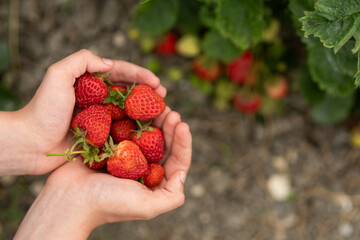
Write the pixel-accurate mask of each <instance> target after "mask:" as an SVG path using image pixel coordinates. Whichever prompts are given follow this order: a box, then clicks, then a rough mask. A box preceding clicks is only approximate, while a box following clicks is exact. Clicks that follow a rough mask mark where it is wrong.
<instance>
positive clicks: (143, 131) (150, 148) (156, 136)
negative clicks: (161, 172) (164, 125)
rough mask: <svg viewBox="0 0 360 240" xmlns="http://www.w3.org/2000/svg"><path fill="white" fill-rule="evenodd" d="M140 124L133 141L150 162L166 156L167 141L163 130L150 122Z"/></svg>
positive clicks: (156, 161) (155, 161)
mask: <svg viewBox="0 0 360 240" xmlns="http://www.w3.org/2000/svg"><path fill="white" fill-rule="evenodd" d="M137 123H138V125H139V128H140V129H139V130H138V131H137V134H135V135H134V136H133V137H132V138H131V141H133V142H134V143H136V144H137V145H138V146H139V148H140V150H141V152H142V153H143V154H144V156H145V157H146V160H147V161H148V162H149V163H158V162H159V161H160V160H161V159H162V158H163V156H164V152H165V141H164V135H163V133H162V131H161V130H160V129H159V128H157V127H154V126H150V124H145V125H141V123H140V122H139V121H137Z"/></svg>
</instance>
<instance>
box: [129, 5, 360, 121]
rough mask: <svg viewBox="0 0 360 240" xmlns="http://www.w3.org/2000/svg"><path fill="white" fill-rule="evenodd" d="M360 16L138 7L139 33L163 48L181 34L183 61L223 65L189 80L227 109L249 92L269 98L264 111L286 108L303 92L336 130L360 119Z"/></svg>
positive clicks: (314, 10) (323, 8) (316, 8)
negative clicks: (352, 117)
mask: <svg viewBox="0 0 360 240" xmlns="http://www.w3.org/2000/svg"><path fill="white" fill-rule="evenodd" d="M359 10H360V1H359V0H347V1H336V0H318V1H316V0H279V1H267V0H181V1H180V0H168V1H165V0H148V1H142V2H139V4H138V5H137V7H136V9H135V12H134V15H133V21H132V25H131V29H133V31H134V29H136V31H137V32H138V33H139V35H140V38H139V39H141V38H151V39H153V40H154V41H155V42H158V43H159V42H160V43H161V39H163V38H164V36H167V35H168V34H175V35H176V39H177V40H176V41H177V42H176V43H175V52H176V53H177V55H178V56H179V57H182V58H184V59H186V60H191V61H192V62H194V61H195V59H198V58H199V56H201V57H202V58H206V59H211V61H212V62H219V63H220V66H221V69H220V70H216V71H215V70H214V69H215V68H212V71H213V73H214V72H216V73H217V72H221V74H219V75H218V76H217V77H216V78H215V77H212V76H213V75H215V74H213V73H212V74H209V73H211V72H209V71H205V70H204V69H205V68H201V71H200V72H201V74H199V73H198V72H199V71H198V68H197V67H196V68H193V69H192V71H193V73H188V77H187V79H189V81H190V82H191V83H192V84H193V85H194V86H195V87H196V88H198V89H199V90H200V92H202V93H204V94H207V95H209V96H211V97H212V98H213V99H214V101H213V102H214V105H215V106H216V107H218V108H220V109H222V110H224V109H229V106H231V105H232V104H234V102H236V103H238V102H239V93H238V92H239V91H240V92H241V91H242V89H244V88H247V91H249V92H251V93H253V94H255V95H257V96H259V98H261V99H262V101H259V104H261V106H259V109H261V108H262V105H264V106H270V105H271V106H273V105H279V106H280V105H282V104H283V103H282V101H283V100H284V99H286V97H287V94H289V92H290V91H291V90H292V89H294V88H296V87H298V89H299V90H300V91H301V93H302V96H303V97H304V99H305V100H306V101H307V103H308V105H309V108H310V115H311V116H312V118H313V119H314V120H315V121H317V122H319V123H323V124H333V123H338V122H341V121H343V120H345V119H346V118H347V117H349V116H350V115H358V114H359V113H356V111H354V110H355V109H356V108H357V103H356V101H355V97H356V95H357V94H358V89H357V87H358V85H359V84H360V60H359V59H360V53H359V52H360V51H359V49H360V14H359ZM174 39H175V38H174ZM299 39H300V40H301V41H299ZM171 49H173V48H171ZM304 52H305V54H304ZM154 53H155V54H156V50H154ZM159 56H160V55H159ZM172 56H173V55H172ZM160 57H169V56H164V55H163V54H162V55H161V56H160ZM211 61H209V62H211ZM299 69H301V72H300V73H299V74H297V75H298V76H299V77H298V78H296V77H290V76H294V74H290V73H292V72H294V71H299ZM295 75H296V74H295ZM204 76H205V77H204ZM208 76H211V77H210V79H211V80H209V79H208ZM203 80H204V81H203ZM294 83H295V84H294ZM218 88H221V89H231V91H229V93H228V94H220V90H219V89H218ZM260 102H261V103H260ZM268 102H269V103H268ZM234 107H235V109H241V108H239V107H238V105H237V106H234ZM265 108H266V109H267V110H266V111H261V112H262V114H265V113H266V114H273V113H272V111H269V109H278V107H277V106H275V107H271V108H268V107H265ZM247 112H249V111H247ZM250 112H251V113H256V114H258V113H259V112H253V111H250Z"/></svg>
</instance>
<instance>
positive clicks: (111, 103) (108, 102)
mask: <svg viewBox="0 0 360 240" xmlns="http://www.w3.org/2000/svg"><path fill="white" fill-rule="evenodd" d="M126 91H127V88H126V87H125V86H122V85H111V86H109V95H108V96H107V98H106V99H105V100H104V106H105V107H106V108H107V109H108V110H109V111H110V112H111V118H112V119H113V120H120V119H124V118H125V117H126V113H125V111H124V109H123V108H124V94H126Z"/></svg>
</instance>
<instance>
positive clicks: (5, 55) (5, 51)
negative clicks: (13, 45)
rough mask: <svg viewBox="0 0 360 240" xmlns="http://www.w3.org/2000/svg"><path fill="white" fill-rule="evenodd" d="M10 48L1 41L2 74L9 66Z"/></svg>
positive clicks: (0, 61) (0, 64)
mask: <svg viewBox="0 0 360 240" xmlns="http://www.w3.org/2000/svg"><path fill="white" fill-rule="evenodd" d="M9 60H10V57H9V48H8V45H7V44H6V42H4V41H0V73H1V72H2V71H4V70H5V69H6V68H7V66H8V65H9Z"/></svg>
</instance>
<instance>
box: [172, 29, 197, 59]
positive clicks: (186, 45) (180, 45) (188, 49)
mask: <svg viewBox="0 0 360 240" xmlns="http://www.w3.org/2000/svg"><path fill="white" fill-rule="evenodd" d="M176 52H177V53H178V54H179V55H180V56H183V57H188V58H192V57H196V56H198V55H199V53H200V42H199V38H198V37H197V36H195V35H192V34H187V35H184V36H182V37H181V38H180V39H179V40H178V41H177V42H176Z"/></svg>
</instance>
